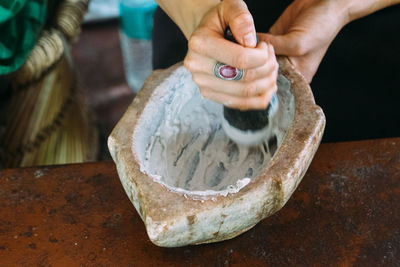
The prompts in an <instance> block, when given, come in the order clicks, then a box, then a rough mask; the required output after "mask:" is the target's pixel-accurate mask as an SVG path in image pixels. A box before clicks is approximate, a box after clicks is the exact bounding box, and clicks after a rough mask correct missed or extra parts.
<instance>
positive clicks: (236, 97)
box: [184, 0, 278, 110]
mask: <svg viewBox="0 0 400 267" xmlns="http://www.w3.org/2000/svg"><path fill="white" fill-rule="evenodd" d="M228 26H229V27H230V29H231V31H232V33H233V35H234V37H235V39H236V40H237V42H238V43H239V44H235V43H233V42H230V41H228V40H225V39H224V31H225V29H226V28H227V27H228ZM217 62H222V63H224V64H227V65H230V66H233V67H236V68H238V69H243V70H244V77H243V78H242V79H241V80H239V81H230V80H222V79H220V78H217V77H216V76H215V75H214V72H213V68H214V65H215V64H216V63H217ZM184 64H185V67H186V68H187V69H188V70H190V71H191V73H192V76H193V81H194V82H195V83H196V84H197V85H198V86H199V89H200V92H201V94H202V95H203V96H204V97H205V98H209V99H211V100H213V101H215V102H218V103H221V104H223V105H225V106H228V107H231V108H238V109H241V110H247V109H264V108H266V107H267V106H268V104H269V102H270V100H271V98H272V96H273V94H274V93H275V92H276V90H277V85H276V79H277V72H278V64H277V61H276V57H275V53H274V49H273V47H272V45H269V44H267V43H265V42H260V43H258V44H257V38H256V31H255V27H254V22H253V18H252V16H251V14H250V12H249V11H248V9H247V6H246V4H245V3H244V2H243V1H242V0H224V1H222V2H220V3H219V4H218V5H216V6H215V7H213V8H211V9H210V10H209V12H208V13H206V15H205V16H204V17H203V19H202V20H201V22H200V24H199V25H198V27H197V28H196V29H195V30H194V32H193V33H192V34H191V36H190V38H189V43H188V53H187V55H186V57H185V60H184Z"/></svg>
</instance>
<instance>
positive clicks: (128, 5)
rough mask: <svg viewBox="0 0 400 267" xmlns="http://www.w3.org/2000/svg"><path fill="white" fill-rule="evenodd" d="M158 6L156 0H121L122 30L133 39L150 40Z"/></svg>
mask: <svg viewBox="0 0 400 267" xmlns="http://www.w3.org/2000/svg"><path fill="white" fill-rule="evenodd" d="M156 7H157V3H156V2H155V1H154V0H121V1H120V3H119V13H120V23H121V29H122V31H123V32H124V33H125V34H126V35H127V36H128V37H130V38H133V39H145V40H150V39H151V38H152V34H153V15H154V11H155V9H156Z"/></svg>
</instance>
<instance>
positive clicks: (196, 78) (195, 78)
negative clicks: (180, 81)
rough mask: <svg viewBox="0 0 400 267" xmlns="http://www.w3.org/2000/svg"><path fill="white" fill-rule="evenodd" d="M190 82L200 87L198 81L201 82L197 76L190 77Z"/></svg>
mask: <svg viewBox="0 0 400 267" xmlns="http://www.w3.org/2000/svg"><path fill="white" fill-rule="evenodd" d="M192 80H193V81H194V83H195V84H197V85H199V86H200V81H201V79H199V76H198V75H194V74H193V75H192Z"/></svg>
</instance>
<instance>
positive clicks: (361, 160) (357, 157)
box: [0, 138, 400, 266]
mask: <svg viewBox="0 0 400 267" xmlns="http://www.w3.org/2000/svg"><path fill="white" fill-rule="evenodd" d="M399 151H400V138H395V139H380V140H370V141H359V142H349V143H336V144H323V145H321V146H320V148H319V150H318V152H317V154H316V156H315V158H314V160H313V162H312V164H311V166H310V168H309V170H308V172H307V173H306V175H305V177H304V179H303V181H302V183H301V184H300V186H299V188H298V189H297V191H296V192H295V193H294V195H293V196H292V198H291V199H290V200H289V202H288V203H287V205H286V206H285V207H283V209H282V210H280V211H279V212H278V213H276V214H275V215H273V216H271V217H269V218H267V219H265V220H263V221H262V222H261V223H259V224H258V225H257V226H256V227H254V228H253V229H251V230H249V231H248V232H246V233H244V234H242V235H240V236H239V237H237V238H234V239H232V240H228V241H224V242H220V243H214V244H207V245H199V246H187V247H181V248H160V247H157V246H155V245H153V244H152V243H151V242H150V241H149V239H148V238H147V235H146V231H145V228H144V225H143V223H142V221H141V219H140V218H139V216H138V214H137V213H136V211H135V210H134V208H133V206H132V205H131V203H130V202H129V200H128V198H127V197H126V195H125V192H124V191H123V189H122V186H121V184H120V182H119V179H118V176H117V173H116V170H115V167H114V164H113V163H112V162H98V163H86V164H76V165H66V166H53V167H43V168H26V169H8V170H2V171H0V266H50V265H51V266H238V265H247V266H292V265H297V266H299V265H300V266H399V265H400V152H399Z"/></svg>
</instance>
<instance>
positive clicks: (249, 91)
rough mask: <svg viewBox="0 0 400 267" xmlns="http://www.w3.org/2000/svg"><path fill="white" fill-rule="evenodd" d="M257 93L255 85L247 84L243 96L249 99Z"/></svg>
mask: <svg viewBox="0 0 400 267" xmlns="http://www.w3.org/2000/svg"><path fill="white" fill-rule="evenodd" d="M255 91H256V85H255V83H246V84H245V86H244V88H243V95H244V96H247V97H249V96H252V95H254V92H255Z"/></svg>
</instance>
